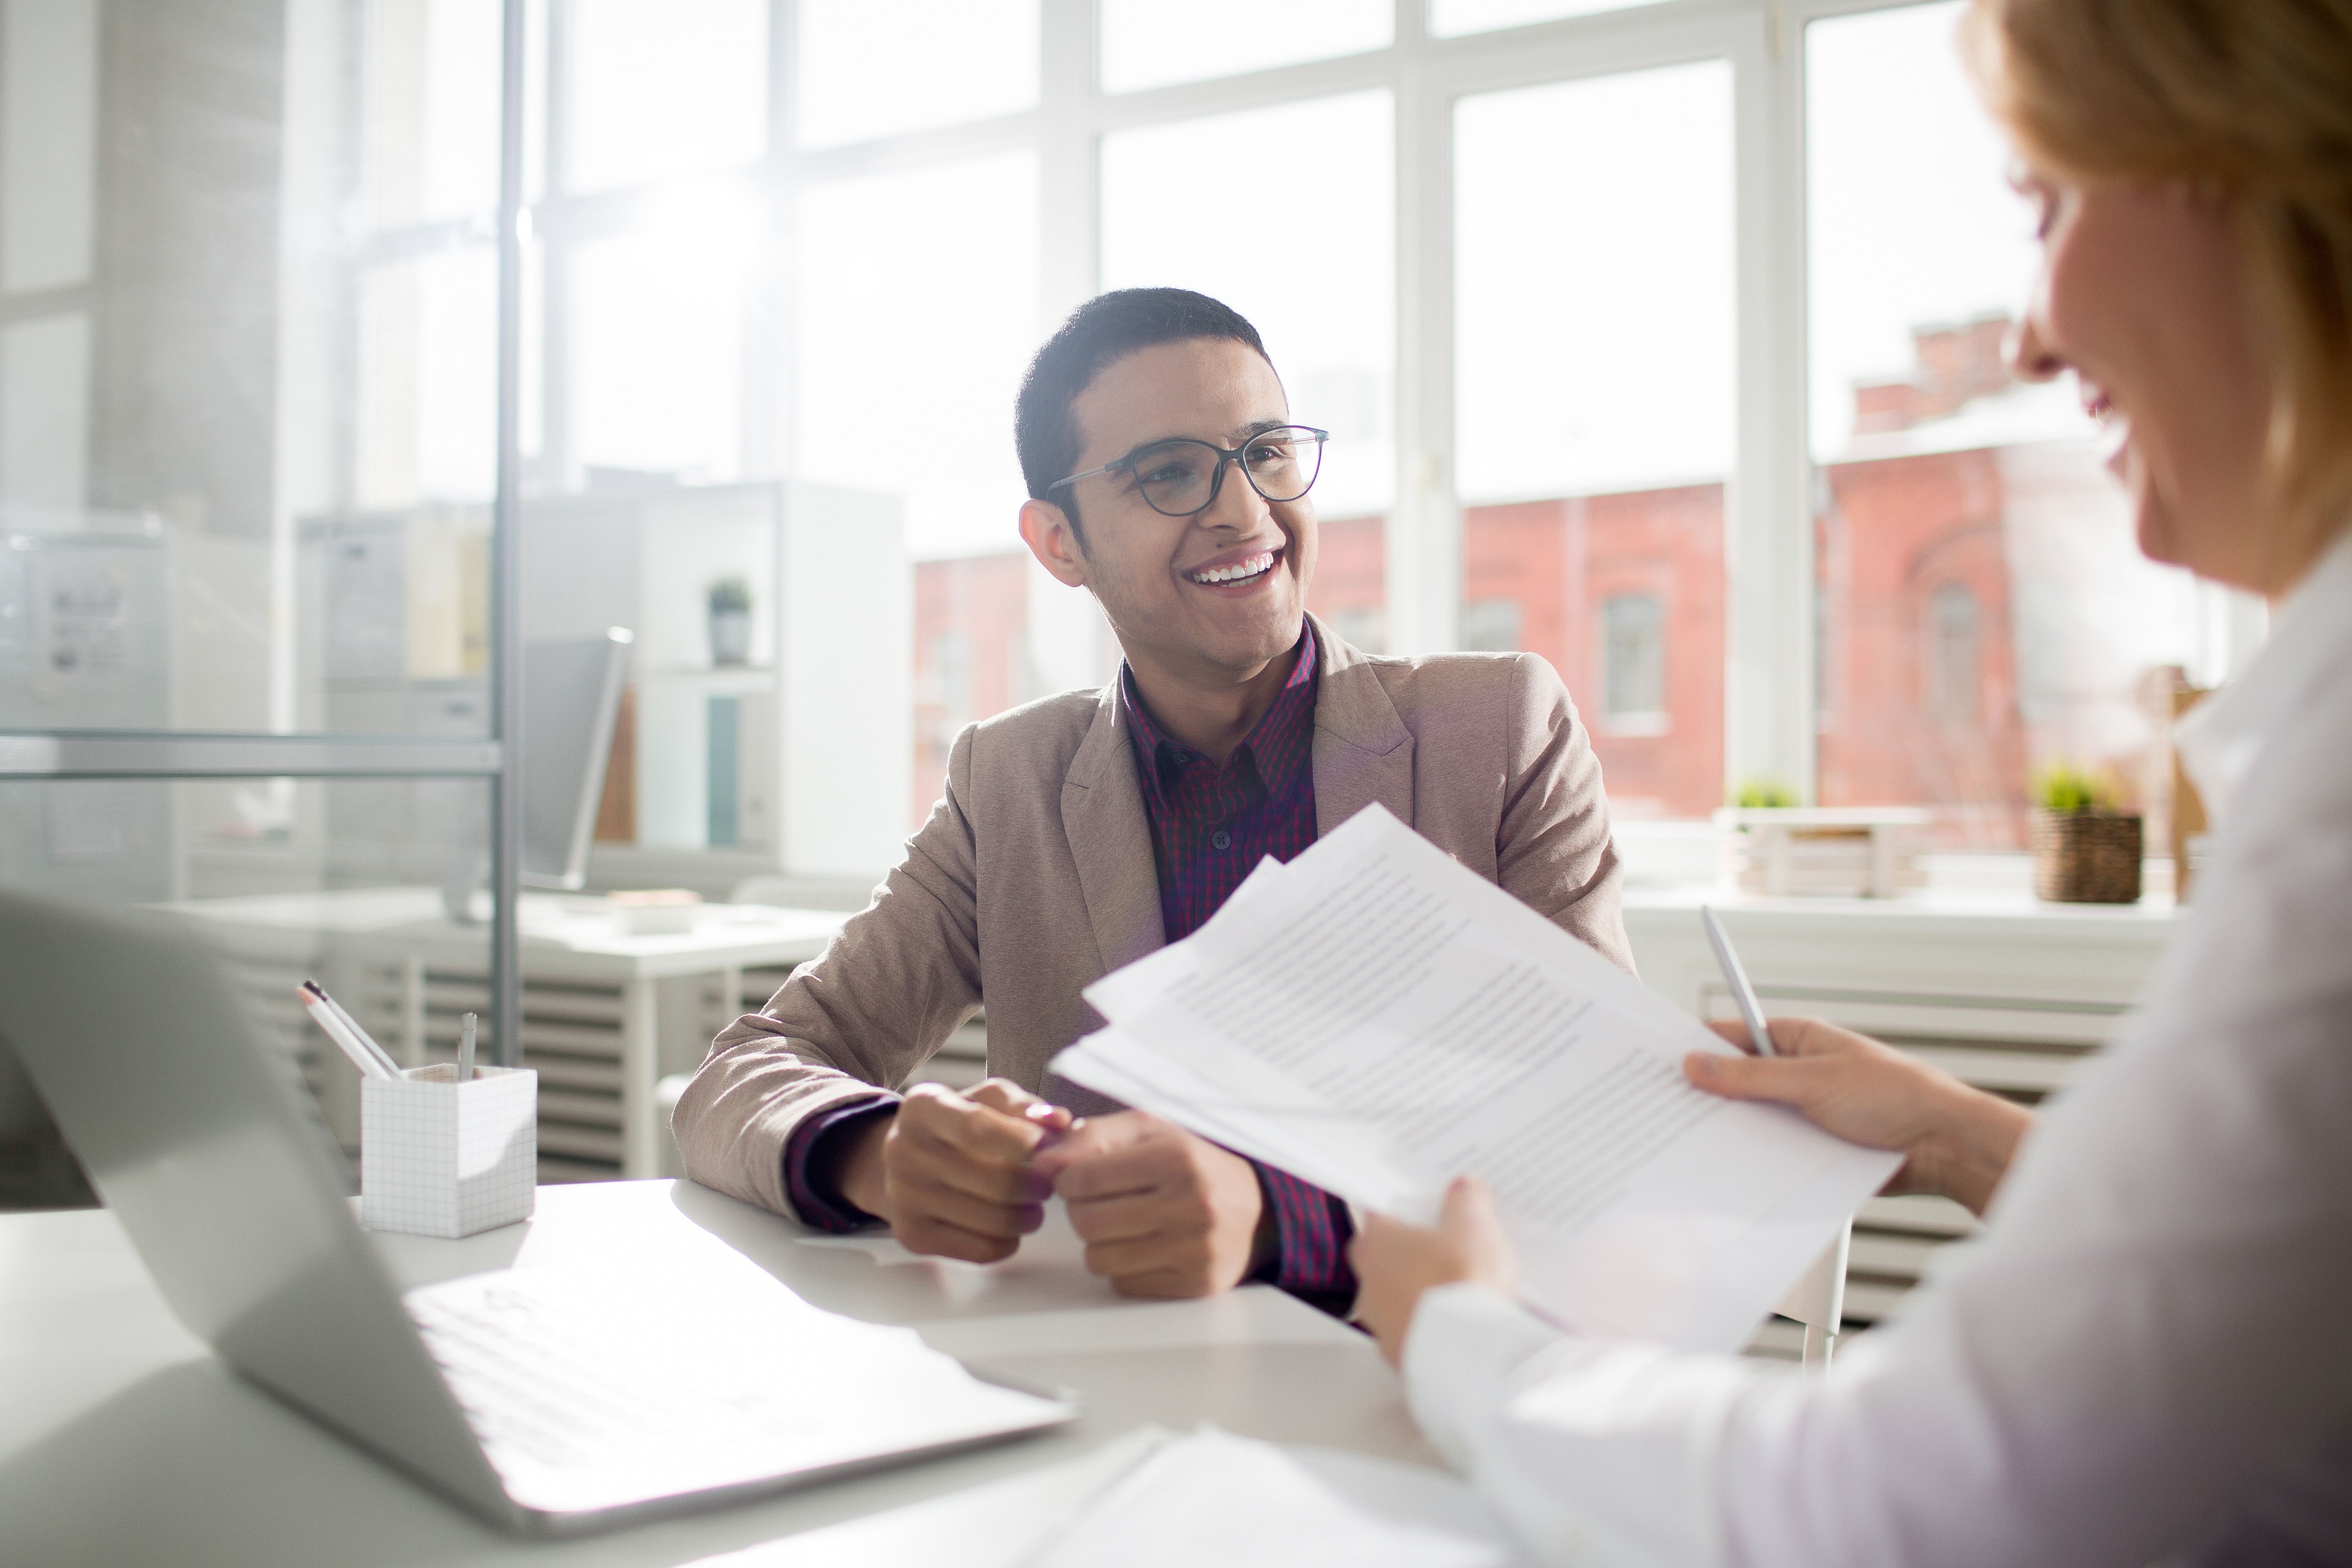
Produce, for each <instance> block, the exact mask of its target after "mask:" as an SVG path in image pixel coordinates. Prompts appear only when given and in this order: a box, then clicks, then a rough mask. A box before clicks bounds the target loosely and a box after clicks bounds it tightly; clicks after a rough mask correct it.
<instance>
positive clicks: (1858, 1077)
mask: <svg viewBox="0 0 2352 1568" xmlns="http://www.w3.org/2000/svg"><path fill="white" fill-rule="evenodd" d="M1766 1022H1767V1023H1768V1024H1769V1026H1770V1027H1771V1030H1772V1044H1773V1046H1774V1047H1775V1048H1776V1049H1777V1050H1778V1051H1779V1052H1780V1054H1779V1055H1778V1056H1772V1057H1757V1056H1746V1057H1719V1056H1710V1055H1708V1054H1707V1053H1706V1052H1704V1051H1694V1052H1692V1053H1691V1054H1690V1055H1689V1056H1687V1057H1685V1058H1683V1072H1684V1074H1685V1076H1686V1077H1687V1078H1688V1079H1690V1080H1691V1082H1693V1083H1695V1084H1696V1085H1697V1086H1698V1087H1699V1088H1701V1089H1706V1091H1707V1092H1708V1093H1710V1094H1719V1095H1722V1096H1724V1097H1725V1098H1726V1099H1728V1100H1769V1101H1770V1102H1772V1103H1774V1104H1777V1105H1785V1106H1788V1107H1790V1109H1792V1110H1796V1111H1797V1112H1798V1113H1799V1114H1800V1115H1801V1116H1803V1117H1804V1118H1805V1120H1806V1121H1811V1123H1813V1124H1814V1125H1815V1126H1816V1127H1819V1128H1821V1129H1822V1131H1825V1132H1830V1133H1833V1134H1835V1135H1836V1136H1838V1137H1840V1138H1843V1139H1844V1140H1845V1141H1846V1142H1849V1143H1860V1144H1863V1145H1864V1146H1865V1147H1868V1148H1872V1149H1892V1150H1895V1151H1898V1152H1901V1153H1902V1154H1903V1155H1904V1157H1905V1158H1904V1162H1903V1168H1902V1169H1901V1170H1899V1171H1897V1172H1895V1179H1894V1180H1893V1181H1891V1182H1889V1183H1888V1184H1886V1190H1887V1191H1888V1192H1890V1193H1936V1194H1941V1195H1943V1196H1945V1197H1948V1198H1952V1199H1954V1200H1956V1201H1958V1202H1959V1203H1961V1204H1964V1205H1967V1206H1968V1207H1969V1210H1970V1211H1972V1212H1973V1213H1976V1214H1979V1215H1981V1214H1982V1213H1984V1210H1985V1205H1987V1204H1988V1203H1990V1202H1991V1201H1992V1194H1993V1192H1994V1189H1996V1188H1997V1187H1999V1186H2000V1178H2001V1176H2002V1175H2003V1174H2004V1173H2006V1172H2007V1171H2008V1169H2009V1162H2010V1157H2011V1155H2012V1154H2014V1153H2015V1152H2017V1143H2018V1140H2019V1139H2021V1138H2022V1137H2024V1136H2025V1131H2026V1129H2027V1128H2029V1127H2031V1126H2032V1125H2033V1113H2032V1111H2030V1110H2026V1109H2025V1108H2024V1107H2023V1106H2021V1105H2018V1104H2015V1103H2013V1102H2011V1101H2010V1100H2003V1099H2001V1098H2000V1096H1998V1095H1991V1094H1987V1093H1985V1092H1984V1091H1983V1090H1982V1089H1971V1088H1970V1087H1969V1086H1968V1085H1967V1084H1964V1083H1962V1082H1961V1081H1960V1080H1959V1079H1956V1078H1954V1077H1953V1076H1952V1075H1951V1074H1949V1073H1948V1072H1944V1071H1941V1070H1940V1069H1938V1068H1933V1067H1930V1066H1928V1065H1927V1063H1926V1062H1923V1061H1921V1060H1919V1059H1918V1058H1916V1057H1907V1056H1905V1055H1904V1054H1903V1053H1902V1052H1901V1051H1898V1050H1896V1049H1895V1048H1894V1047H1891V1046H1885V1045H1881V1044H1880V1043H1879V1042H1878V1041H1876V1040H1874V1039H1872V1038H1870V1037H1868V1036H1867V1035H1857V1034H1855V1033H1854V1032H1853V1030H1851V1029H1841V1028H1839V1027H1838V1026H1836V1025H1835V1024H1829V1023H1824V1022H1822V1020H1821V1019H1819V1018H1770V1019H1767V1020H1766ZM1709 1027H1710V1028H1712V1029H1714V1030H1715V1032H1716V1033H1717V1034H1718V1035H1721V1036H1722V1037H1724V1038H1725V1039H1727V1040H1729V1041H1730V1042H1731V1043H1732V1044H1733V1045H1735V1046H1738V1047H1740V1048H1741V1049H1742V1050H1751V1049H1753V1047H1751V1046H1750V1045H1749V1044H1748V1026H1747V1025H1745V1024H1731V1023H1718V1024H1712V1025H1710V1026H1709Z"/></svg>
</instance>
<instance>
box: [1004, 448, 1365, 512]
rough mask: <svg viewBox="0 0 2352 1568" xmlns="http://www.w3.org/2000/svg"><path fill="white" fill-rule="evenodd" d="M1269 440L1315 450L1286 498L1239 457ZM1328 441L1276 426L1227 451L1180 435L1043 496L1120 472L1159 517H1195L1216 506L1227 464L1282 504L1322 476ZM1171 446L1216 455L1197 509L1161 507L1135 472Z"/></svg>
mask: <svg viewBox="0 0 2352 1568" xmlns="http://www.w3.org/2000/svg"><path fill="white" fill-rule="evenodd" d="M1270 437H1276V438H1281V439H1286V440H1289V441H1292V442H1296V443H1299V444H1301V445H1308V446H1312V447H1314V448H1315V461H1314V465H1313V466H1312V467H1307V466H1306V465H1304V464H1302V465H1301V467H1302V468H1305V471H1306V474H1307V482H1306V483H1305V484H1303V485H1300V486H1299V487H1298V488H1297V489H1296V490H1294V491H1292V492H1291V493H1290V494H1288V495H1280V496H1277V495H1267V494H1266V489H1265V486H1264V485H1262V484H1260V483H1258V480H1257V476H1256V475H1255V474H1254V473H1252V472H1250V468H1249V465H1248V464H1247V463H1244V462H1243V461H1242V458H1244V457H1245V456H1247V455H1248V453H1249V452H1250V450H1251V448H1253V447H1258V446H1261V445H1263V444H1264V443H1265V441H1266V440H1267V439H1268V438H1270ZM1330 438H1331V432H1329V431H1328V430H1318V429H1317V428H1315V426H1312V425H1276V426H1273V427H1272V428H1271V429H1266V430H1261V431H1259V432H1258V433H1257V434H1256V435H1255V436H1252V437H1250V438H1249V439H1248V440H1246V441H1244V442H1243V443H1242V444H1241V445H1240V446H1238V447H1232V448H1230V449H1228V448H1226V447H1220V446H1218V445H1217V444H1216V443H1215V442H1213V441H1200V440H1195V439H1193V438H1192V437H1189V436H1180V437H1175V438H1173V439H1171V440H1167V441H1154V442H1152V443H1151V444H1150V446H1148V447H1139V448H1138V449H1137V450H1135V451H1132V452H1129V454H1128V455H1127V456H1126V457H1124V458H1115V459H1113V460H1112V461H1110V462H1108V463H1105V464H1104V465H1103V466H1102V467H1100V468H1088V469H1087V470H1086V472H1084V473H1082V474H1072V475H1071V476H1070V477H1069V478H1067V479H1055V481H1054V482H1053V483H1052V484H1050V485H1047V486H1046V487H1045V493H1046V494H1047V495H1052V494H1053V493H1054V492H1055V490H1058V489H1061V488H1062V487H1063V486H1065V485H1074V484H1076V483H1077V482H1078V481H1079V480H1080V479H1093V478H1094V477H1095V476H1096V475H1097V474H1116V473H1124V474H1126V475H1127V476H1128V477H1129V479H1134V480H1135V481H1136V483H1135V488H1136V493H1137V494H1139V495H1140V496H1142V497H1143V504H1144V505H1146V506H1148V507H1150V509H1151V510H1154V511H1156V512H1158V513H1159V514H1160V516H1162V517H1198V516H1200V515H1201V513H1202V512H1204V511H1206V510H1209V509H1210V508H1211V507H1213V506H1214V505H1216V504H1217V497H1218V495H1219V494H1220V493H1222V492H1223V489H1224V488H1225V468H1226V467H1227V466H1228V465H1238V466H1239V467H1240V468H1241V471H1242V478H1243V479H1247V480H1248V481H1249V488H1250V489H1254V490H1255V491H1256V492H1257V493H1258V494H1259V495H1261V496H1264V497H1265V500H1268V501H1273V502H1276V503H1279V502H1282V501H1294V500H1298V498H1299V497H1301V496H1303V495H1305V494H1306V493H1307V491H1308V490H1311V489H1314V488H1315V481H1316V480H1317V479H1319V478H1321V477H1322V473H1323V443H1324V442H1326V441H1328V440H1329V439H1330ZM1170 447H1203V448H1205V449H1206V450H1208V451H1210V452H1213V453H1214V454H1216V458H1217V466H1216V468H1215V470H1214V471H1213V472H1212V473H1211V474H1210V476H1209V495H1208V499H1207V500H1203V501H1202V503H1201V504H1200V505H1199V506H1196V507H1188V508H1186V509H1185V510H1182V511H1171V510H1169V509H1168V508H1166V507H1164V506H1161V505H1160V503H1159V502H1158V501H1156V500H1152V499H1151V491H1150V489H1149V488H1147V487H1146V486H1145V485H1144V483H1143V481H1142V479H1141V476H1139V474H1138V473H1137V472H1136V465H1137V464H1139V463H1140V462H1141V461H1142V460H1143V459H1144V458H1149V457H1151V456H1153V455H1154V454H1157V453H1164V452H1166V451H1167V450H1168V449H1169V448H1170Z"/></svg>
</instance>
